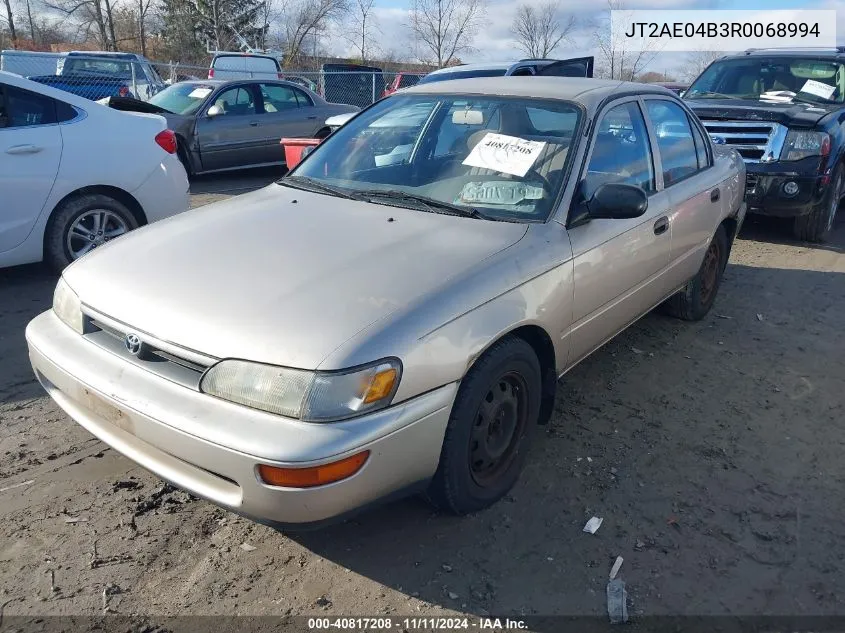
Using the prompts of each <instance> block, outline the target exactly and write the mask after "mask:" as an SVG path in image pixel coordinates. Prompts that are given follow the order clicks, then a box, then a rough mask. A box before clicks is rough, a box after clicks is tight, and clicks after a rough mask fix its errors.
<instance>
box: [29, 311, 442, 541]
mask: <svg viewBox="0 0 845 633" xmlns="http://www.w3.org/2000/svg"><path fill="white" fill-rule="evenodd" d="M26 339H27V344H28V345H29V356H30V360H31V362H32V366H33V368H34V370H35V373H36V376H37V377H38V380H39V381H40V382H41V384H42V385H43V386H44V388H45V389H46V390H47V392H48V393H49V394H50V396H51V397H52V398H53V399H54V400H55V401H56V403H57V404H58V405H59V406H60V407H61V408H62V409H64V410H65V411H66V412H67V413H68V415H70V416H71V417H72V418H73V419H74V420H76V421H77V422H78V423H79V424H81V425H82V426H83V427H85V428H86V429H87V430H88V431H90V432H91V433H92V434H94V435H96V436H97V437H98V438H99V439H101V440H102V441H103V442H105V443H106V444H108V445H109V446H111V447H113V448H115V449H116V450H118V451H119V452H121V453H122V454H124V455H125V456H126V457H128V458H129V459H131V460H133V461H134V462H136V463H138V464H139V465H140V466H142V467H144V468H146V469H147V470H150V471H152V472H154V473H156V474H157V475H159V476H160V477H162V478H163V479H165V480H167V481H169V482H171V483H173V484H174V485H176V486H178V487H180V488H183V489H185V490H188V491H190V492H191V493H193V494H195V495H197V496H199V497H203V498H205V499H208V500H209V501H212V502H214V503H216V504H218V505H220V506H223V507H225V508H228V509H230V510H232V511H234V512H238V513H240V514H244V515H246V516H249V517H253V518H255V519H258V520H261V521H266V522H271V523H276V524H283V525H300V526H302V525H303V524H304V525H308V524H319V523H322V522H324V521H326V520H328V519H332V518H335V517H339V516H343V515H346V514H348V513H350V512H352V511H354V510H356V509H359V508H361V507H363V506H367V505H370V504H372V503H375V502H377V501H379V500H381V499H383V498H387V497H391V496H393V495H395V494H396V493H397V492H400V491H405V490H411V489H413V488H414V487H415V486H419V485H423V484H424V483H425V482H426V481H428V480H429V479H430V478H431V477H432V476H433V475H434V472H435V470H436V469H437V464H438V461H439V459H440V449H441V446H442V443H443V437H444V434H445V430H446V424H447V422H448V419H449V413H450V411H451V407H452V403H453V401H454V398H455V394H456V393H457V384H455V383H453V384H449V385H445V386H443V387H440V388H438V389H436V390H434V391H431V392H428V393H426V394H424V395H422V396H419V397H417V398H414V399H412V400H409V401H406V402H403V403H401V404H399V405H396V406H394V407H391V408H389V409H386V410H383V411H379V412H376V413H373V414H370V415H367V416H362V417H360V418H355V419H353V420H348V421H344V422H338V423H331V424H309V423H304V422H300V421H298V420H291V419H286V418H281V417H279V416H273V415H271V414H265V413H263V412H259V411H255V410H252V409H248V408H246V407H240V406H237V405H233V404H231V403H228V402H224V401H222V400H219V399H217V398H213V397H210V396H207V395H204V394H202V393H199V392H197V391H194V390H193V389H190V388H187V387H183V386H181V385H178V384H176V383H174V382H171V381H169V380H167V379H165V378H162V377H160V376H158V375H156V374H153V373H151V372H149V371H147V370H145V369H142V368H140V367H137V366H134V365H132V364H130V363H128V362H126V361H125V360H123V359H121V358H120V357H118V356H116V355H114V354H112V353H111V352H108V351H106V350H105V349H103V348H101V347H99V346H97V345H95V344H93V343H91V342H90V341H87V340H86V339H85V338H84V337H83V336H81V335H79V334H77V333H76V332H74V331H73V330H71V329H70V328H69V327H68V326H66V325H65V324H64V323H62V322H61V321H60V320H59V319H58V318H57V317H56V316H55V314H54V313H53V312H52V310H50V311H47V312H44V313H43V314H41V315H39V316H38V317H36V318H35V319H33V320H32V322H30V324H29V325H28V326H27V328H26ZM268 423H269V424H270V427H269V428H270V429H272V431H270V432H268V430H267V429H268V426H267V425H268ZM203 426H208V427H209V428H214V429H216V431H215V433H214V439H215V441H210V440H209V437H208V436H210V435H212V434H211V433H206V437H203V433H202V431H201V429H202V428H203ZM186 429H190V431H191V432H188V431H186ZM221 429H229V438H230V441H226V442H222V441H221V438H222V436H221V433H220V430H221ZM258 432H260V433H261V435H262V436H261V437H255V435H256V434H257V433H258ZM238 446H240V447H243V446H253V447H257V448H255V449H254V450H252V451H251V452H249V453H247V452H244V451H242V450H237V448H236V447H238ZM365 449H368V450H369V451H370V457H369V459H368V460H367V462H366V464H365V465H364V466H363V468H362V469H361V470H360V471H358V472H357V473H356V474H355V475H353V476H352V477H350V478H348V479H344V480H342V481H339V482H336V483H333V484H329V485H325V486H319V487H315V488H306V489H295V488H281V487H274V486H268V485H266V484H265V483H263V482H262V481H261V480H260V479H259V477H258V475H257V466H258V465H259V464H267V465H271V466H281V467H305V466H316V465H319V464H323V463H327V462H332V461H336V460H339V459H342V458H343V457H346V456H349V455H353V454H355V453H357V452H360V451H362V450H365Z"/></svg>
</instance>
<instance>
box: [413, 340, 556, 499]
mask: <svg viewBox="0 0 845 633" xmlns="http://www.w3.org/2000/svg"><path fill="white" fill-rule="evenodd" d="M541 376H542V374H541V370H540V363H539V361H538V360H537V355H536V354H535V353H534V350H533V349H532V348H531V346H530V345H529V344H528V343H526V342H525V341H523V340H522V339H520V338H516V337H507V338H504V339H502V340H501V341H499V342H498V343H496V344H495V345H493V347H491V348H490V349H489V350H488V351H487V352H486V353H485V354H484V355H483V356H482V357H481V358H480V359H479V360H478V361H476V363H475V364H474V365H473V367H472V368H471V369H470V371H469V372H468V373H467V375H466V377H465V378H464V380H463V382H462V383H461V387H460V389H459V390H458V396H457V398H456V399H455V404H454V406H453V407H452V413H451V415H450V417H449V424H448V426H447V427H446V435H445V438H444V440H443V448H442V450H441V452H440V463H439V465H438V467H437V472H436V473H435V475H434V478H433V479H432V481H431V483H430V485H429V489H428V492H427V497H428V499H429V501H431V503H433V504H434V505H435V506H436V507H438V508H440V509H441V510H445V511H447V512H451V513H453V514H467V513H470V512H476V511H478V510H482V509H484V508H486V507H488V506H491V505H492V504H494V503H495V502H496V501H498V500H499V499H500V498H502V497H503V496H504V495H506V494H507V493H508V491H509V490H510V489H511V488H512V487H513V485H514V484H515V483H516V481H517V479H518V478H519V473H520V472H521V471H522V467H523V465H524V463H525V458H526V455H527V454H528V449H529V446H530V438H531V435H532V433H533V430H534V429H535V428H536V426H537V420H538V415H539V412H540V400H541V395H542V394H541V391H542V380H541ZM511 414H513V415H511ZM474 436H475V437H474ZM482 436H483V442H479V441H478V438H480V437H482ZM496 455H498V456H496ZM486 458H490V460H491V461H489V463H486V464H485V463H484V460H485V459H486Z"/></svg>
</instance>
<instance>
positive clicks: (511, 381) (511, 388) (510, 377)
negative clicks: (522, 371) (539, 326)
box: [469, 372, 527, 486]
mask: <svg viewBox="0 0 845 633" xmlns="http://www.w3.org/2000/svg"><path fill="white" fill-rule="evenodd" d="M526 394H527V392H526V387H525V381H524V380H523V378H522V376H520V375H519V374H517V373H514V372H509V373H507V374H505V375H503V376H502V377H501V378H499V379H498V380H497V381H495V382H494V383H493V384H492V385H491V386H490V389H489V390H488V392H487V394H486V395H485V397H484V399H483V400H482V402H481V405H480V406H479V408H478V412H477V413H476V416H475V424H474V425H473V428H472V434H471V437H470V456H469V459H470V472H471V474H472V478H473V479H474V480H475V482H476V483H477V484H478V485H480V486H488V485H490V483H492V482H494V481H495V480H496V478H497V477H499V476H500V475H501V474H502V473H503V472H504V471H505V470H507V468H508V466H509V465H510V464H511V462H512V461H513V458H514V457H515V456H516V452H517V450H516V449H517V446H518V444H519V438H520V436H521V435H522V431H523V428H524V427H525V423H526V415H527V412H526Z"/></svg>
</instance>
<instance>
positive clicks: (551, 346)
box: [26, 77, 745, 526]
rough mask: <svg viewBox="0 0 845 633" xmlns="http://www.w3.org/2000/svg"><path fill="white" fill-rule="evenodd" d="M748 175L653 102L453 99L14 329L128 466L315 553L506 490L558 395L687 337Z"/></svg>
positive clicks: (78, 283) (112, 269)
mask: <svg viewBox="0 0 845 633" xmlns="http://www.w3.org/2000/svg"><path fill="white" fill-rule="evenodd" d="M744 183H745V167H744V164H743V162H742V160H741V159H740V157H739V155H738V154H737V153H736V152H735V151H734V150H731V149H726V148H724V147H714V146H713V145H711V143H710V140H709V138H708V136H707V134H706V132H705V131H704V129H703V128H702V126H701V124H700V123H699V121H698V120H697V119H696V117H695V116H694V115H693V114H692V113H691V112H690V110H689V109H688V108H687V107H686V106H685V105H684V104H683V103H682V102H681V101H680V100H678V98H677V97H676V96H675V95H673V94H672V93H671V92H669V91H668V90H666V89H663V88H659V87H651V86H648V85H644V84H634V83H620V82H618V81H600V80H593V79H574V78H556V77H548V78H544V77H530V78H529V77H526V78H521V77H507V78H486V79H468V80H460V81H452V82H440V83H433V84H430V85H423V86H419V87H416V88H411V89H408V90H405V91H403V92H401V93H400V94H397V95H394V96H392V97H389V98H387V99H385V100H383V101H380V102H378V103H376V104H375V105H373V106H372V107H370V108H368V109H366V110H364V111H363V112H361V113H360V114H358V115H356V116H355V117H354V118H353V119H352V120H351V121H349V122H348V123H347V124H345V125H344V126H343V127H341V128H340V129H339V130H337V131H336V132H335V133H334V134H333V135H332V136H330V137H329V138H328V139H327V140H326V141H324V142H323V143H322V144H321V145H320V146H318V147H317V148H316V149H315V150H314V151H313V152H312V153H311V154H309V155H308V156H307V158H305V160H304V161H303V162H302V163H300V164H299V165H298V166H297V167H296V168H295V169H294V170H293V171H292V172H291V173H290V174H289V175H288V176H286V177H285V178H283V179H282V180H280V181H279V182H277V183H275V184H272V185H270V186H268V187H266V188H264V189H261V190H259V191H256V192H254V193H250V194H247V195H243V196H240V197H237V198H233V199H230V200H227V201H224V202H219V203H215V204H212V205H209V206H206V207H203V208H200V209H197V210H194V211H191V212H188V213H184V214H181V215H179V216H177V217H174V218H172V219H168V220H165V221H163V222H158V223H156V224H155V225H152V226H150V227H146V228H143V229H141V230H138V231H134V232H132V233H131V234H129V235H127V236H126V237H122V238H121V239H119V240H117V241H115V242H112V243H110V244H109V245H107V246H106V247H105V248H102V249H97V251H95V252H92V253H91V254H89V255H86V256H85V257H83V258H81V259H80V260H79V261H78V262H76V263H74V264H73V265H71V266H70V267H68V268H67V269H66V270H65V272H64V274H63V276H62V279H61V280H60V282H59V284H58V286H57V288H56V292H55V299H54V303H53V309H52V310H49V311H47V312H45V313H43V314H41V315H40V316H38V317H36V318H35V319H34V320H33V321H32V322H31V323H30V324H29V326H28V327H27V331H26V337H27V341H28V343H29V351H30V357H31V359H32V365H33V367H34V368H35V372H36V374H37V376H38V379H39V380H40V381H41V384H42V385H43V386H44V388H45V389H46V390H47V391H48V393H49V394H50V395H51V396H52V397H53V398H54V399H55V401H56V402H57V403H58V404H59V405H60V406H61V407H62V408H63V409H64V410H65V411H67V413H68V414H69V415H70V416H71V417H73V418H74V419H75V420H76V421H77V422H79V424H81V425H82V426H84V427H85V428H86V429H88V430H89V431H90V432H91V433H93V434H94V435H96V436H97V437H98V438H100V439H101V440H103V441H104V442H106V443H107V444H109V445H110V446H112V447H114V448H115V449H117V450H118V451H120V452H121V453H123V454H124V455H126V456H127V457H129V458H130V459H132V460H134V461H135V462H137V463H138V464H140V465H141V466H143V467H145V468H147V469H149V470H150V471H152V472H154V473H156V474H157V475H159V476H160V477H162V478H164V479H166V480H168V481H170V482H172V483H173V484H175V485H176V486H179V487H181V488H184V489H185V490H188V491H190V492H192V493H194V494H196V495H199V496H201V497H204V498H206V499H209V500H210V501H213V502H214V503H217V504H219V505H221V506H223V507H225V508H228V509H230V510H233V511H235V512H239V513H242V514H244V515H247V516H250V517H254V518H256V519H258V520H262V521H267V522H273V523H277V524H287V525H298V526H308V525H310V526H314V525H319V524H321V523H322V522H324V521H327V520H330V519H337V518H339V517H343V516H346V515H348V514H349V513H350V512H352V511H355V510H358V509H360V508H362V507H365V506H367V505H370V504H372V503H375V502H378V501H383V500H385V499H388V498H393V497H396V496H399V495H404V494H410V493H414V492H421V491H422V492H425V493H426V494H427V497H428V498H429V499H431V500H432V502H434V503H435V504H436V505H437V506H439V507H440V508H443V509H445V510H447V511H451V512H454V513H468V512H473V511H476V510H480V509H482V508H485V507H487V506H489V505H491V504H493V503H494V502H495V501H496V500H497V499H499V498H501V497H502V496H503V495H504V494H505V493H507V491H508V490H509V489H510V488H511V487H512V486H513V485H514V482H515V481H516V480H517V478H518V476H519V473H520V470H521V469H522V467H523V465H524V464H525V462H526V460H527V459H530V452H529V443H530V438H531V436H532V434H533V432H534V430H535V428H536V427H537V425H538V424H542V423H544V422H546V421H547V419H548V418H549V416H550V414H551V411H552V409H553V401H554V394H555V385H556V381H557V379H558V378H559V377H560V376H562V375H563V374H564V373H566V371H568V370H569V369H571V368H572V367H573V366H574V365H575V364H576V363H578V362H579V361H580V360H582V359H583V358H585V357H586V356H587V355H588V354H590V353H591V352H592V351H593V350H595V349H596V348H598V347H599V346H601V345H602V344H603V343H604V342H606V341H607V340H608V339H610V338H611V337H613V336H614V335H616V334H617V333H618V332H620V331H621V330H623V329H624V328H625V327H627V326H628V325H629V324H631V323H632V322H633V321H635V320H636V319H638V318H639V317H641V316H643V315H644V314H646V313H647V312H648V311H649V310H651V309H652V308H654V307H656V306H661V305H662V306H663V307H664V309H665V310H667V311H668V312H670V313H671V314H674V315H675V316H678V317H680V318H682V319H688V320H695V319H700V318H702V317H703V316H704V315H705V314H706V313H707V312H708V310H710V308H711V306H712V305H713V302H714V300H715V297H716V293H717V291H718V289H719V282H720V279H721V277H722V271H723V270H724V268H725V264H726V262H727V259H728V253H729V251H730V248H731V244H732V243H733V239H734V236H735V235H736V233H737V231H738V230H739V227H740V226H741V224H742V221H743V218H744V215H745V205H744V203H743V193H744Z"/></svg>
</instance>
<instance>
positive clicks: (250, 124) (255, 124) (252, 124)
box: [249, 121, 258, 127]
mask: <svg viewBox="0 0 845 633" xmlns="http://www.w3.org/2000/svg"><path fill="white" fill-rule="evenodd" d="M257 125H258V121H250V122H249V127H256V126H257Z"/></svg>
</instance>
